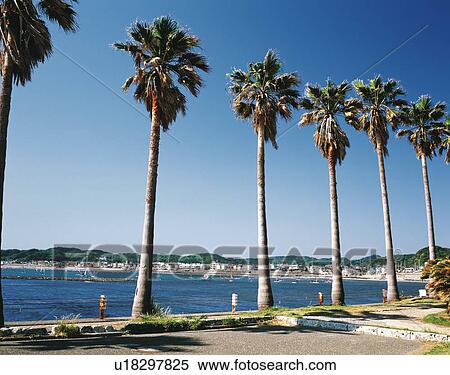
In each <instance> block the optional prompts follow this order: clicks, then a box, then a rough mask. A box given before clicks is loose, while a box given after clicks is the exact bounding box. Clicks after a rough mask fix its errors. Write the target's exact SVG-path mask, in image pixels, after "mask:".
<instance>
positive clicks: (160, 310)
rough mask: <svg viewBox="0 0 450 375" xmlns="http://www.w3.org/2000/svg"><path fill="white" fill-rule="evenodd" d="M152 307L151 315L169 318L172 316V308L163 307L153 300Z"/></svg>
mask: <svg viewBox="0 0 450 375" xmlns="http://www.w3.org/2000/svg"><path fill="white" fill-rule="evenodd" d="M151 303H152V304H151V307H150V315H154V316H167V315H170V313H171V308H170V307H168V306H167V307H163V306H162V305H160V304H159V303H156V302H155V301H154V300H153V298H152V302H151Z"/></svg>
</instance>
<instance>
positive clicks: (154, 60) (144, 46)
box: [114, 17, 209, 318]
mask: <svg viewBox="0 0 450 375" xmlns="http://www.w3.org/2000/svg"><path fill="white" fill-rule="evenodd" d="M128 35H129V41H127V42H125V43H115V44H114V47H115V48H116V49H118V50H121V51H125V52H128V53H129V54H130V55H131V57H132V58H133V61H134V66H135V72H134V74H133V75H132V76H131V77H130V78H128V79H127V80H126V82H125V84H124V86H123V89H124V90H125V91H126V90H128V89H129V88H130V86H131V85H133V84H134V85H136V89H135V91H134V98H135V99H136V100H137V101H138V102H140V103H144V104H145V107H146V109H147V111H148V112H149V113H150V117H151V129H150V145H149V161H148V174H147V187H146V199H145V216H144V230H143V236H142V249H141V257H140V266H139V276H138V280H137V286H136V293H135V296H134V302H133V310H132V316H133V317H134V318H136V317H139V316H140V315H142V314H149V313H151V312H152V302H151V301H152V298H151V289H152V264H153V246H154V227H155V204H156V180H157V173H158V157H159V142H160V131H161V128H162V129H163V131H167V130H168V129H169V125H170V124H171V123H173V122H174V121H175V120H176V119H177V116H178V114H179V113H181V114H183V115H184V114H185V113H186V97H185V95H184V94H183V93H182V92H181V91H180V89H179V87H178V86H177V83H178V84H179V86H182V87H184V88H185V89H187V90H188V91H189V92H190V93H191V94H192V95H193V96H197V95H198V94H199V90H200V88H201V86H202V84H203V80H202V78H201V77H200V74H199V71H204V72H208V71H209V65H208V63H207V61H206V58H205V57H204V56H203V55H201V54H199V53H197V52H196V50H197V49H198V48H199V47H200V40H199V38H198V37H196V36H194V35H191V34H189V33H188V31H187V30H185V29H183V28H181V27H180V26H179V25H178V23H177V22H176V21H174V20H173V19H171V18H170V17H160V18H157V19H155V20H153V22H152V23H151V24H148V23H146V22H136V23H135V24H133V25H132V26H131V27H130V29H129V31H128Z"/></svg>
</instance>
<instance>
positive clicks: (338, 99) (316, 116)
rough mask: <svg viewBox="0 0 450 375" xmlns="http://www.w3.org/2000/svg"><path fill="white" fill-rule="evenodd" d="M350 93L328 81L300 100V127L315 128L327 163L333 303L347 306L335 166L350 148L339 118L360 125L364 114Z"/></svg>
mask: <svg viewBox="0 0 450 375" xmlns="http://www.w3.org/2000/svg"><path fill="white" fill-rule="evenodd" d="M351 89H352V87H351V85H350V84H349V83H348V82H346V81H344V82H342V83H341V84H339V85H336V84H334V83H333V82H331V81H327V84H326V86H325V87H320V86H319V85H307V86H306V92H305V97H304V98H302V99H301V100H300V107H302V108H304V109H305V110H306V111H307V112H306V113H304V114H303V116H302V117H301V119H300V125H302V126H305V125H311V124H315V125H316V129H315V132H314V143H315V144H316V147H317V148H318V149H319V151H320V152H321V153H322V156H323V157H324V158H326V159H327V160H328V173H329V180H330V216H331V249H332V266H333V283H332V286H331V300H332V303H333V304H334V305H343V304H344V303H345V298H344V285H343V281H342V268H341V244H340V238H339V214H338V197H337V187H336V162H339V164H341V163H342V161H343V160H344V158H345V154H346V149H347V147H350V142H349V140H348V138H347V134H345V132H344V131H343V130H342V128H341V127H340V125H339V120H338V116H339V115H344V116H345V118H346V120H347V121H348V122H349V123H353V124H355V122H357V121H358V113H359V111H360V110H361V102H360V101H359V100H357V99H346V96H347V93H348V92H349V91H351Z"/></svg>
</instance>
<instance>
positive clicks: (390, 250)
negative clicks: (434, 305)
mask: <svg viewBox="0 0 450 375" xmlns="http://www.w3.org/2000/svg"><path fill="white" fill-rule="evenodd" d="M377 155H378V168H379V172H380V185H381V200H382V202H383V214H384V235H385V241H386V281H387V300H388V301H397V300H398V299H399V294H398V285H397V273H396V270H395V260H394V246H393V244H392V233H391V214H390V211H389V198H388V192H387V184H386V173H385V170H384V156H383V146H382V145H381V142H378V144H377Z"/></svg>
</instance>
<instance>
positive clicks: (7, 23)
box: [0, 0, 78, 85]
mask: <svg viewBox="0 0 450 375" xmlns="http://www.w3.org/2000/svg"><path fill="white" fill-rule="evenodd" d="M77 2H78V1H77V0H67V1H64V0H40V1H32V0H3V1H1V2H0V31H1V35H0V46H1V49H2V52H3V53H2V55H1V58H0V62H1V63H2V65H3V64H4V59H5V53H8V54H9V56H10V57H11V60H12V63H13V79H14V82H15V83H16V84H19V83H20V84H22V85H25V84H26V83H27V82H28V81H30V80H31V75H32V72H33V69H34V68H36V67H37V65H38V64H39V63H43V62H44V61H45V60H46V58H47V57H48V56H50V54H51V53H52V50H53V47H52V41H51V35H50V32H49V30H48V28H47V25H46V23H45V21H44V19H45V18H46V19H48V20H49V21H51V22H55V23H57V24H58V25H59V26H60V27H61V28H62V29H63V30H64V31H66V32H73V31H76V29H77V22H76V15H77V14H76V12H75V10H74V9H73V3H77Z"/></svg>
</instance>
